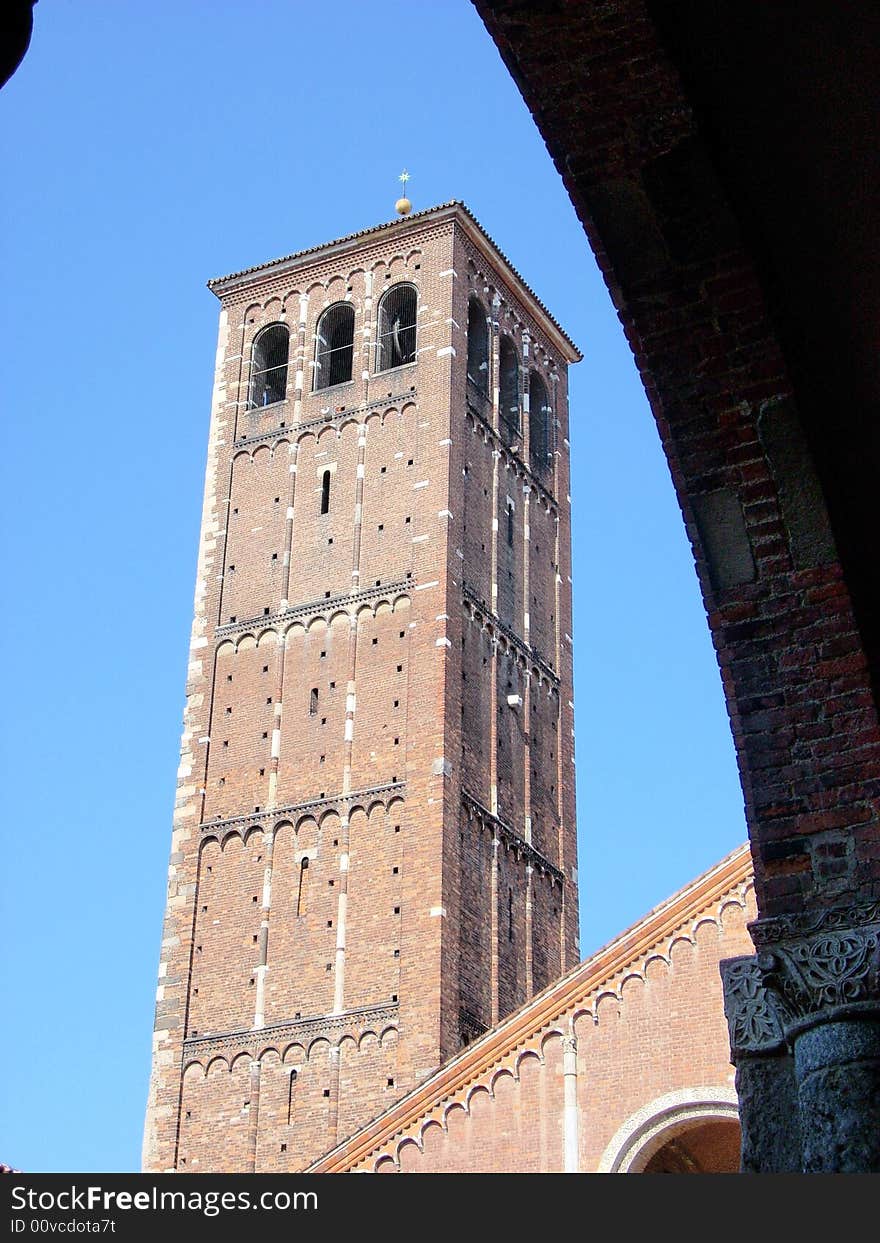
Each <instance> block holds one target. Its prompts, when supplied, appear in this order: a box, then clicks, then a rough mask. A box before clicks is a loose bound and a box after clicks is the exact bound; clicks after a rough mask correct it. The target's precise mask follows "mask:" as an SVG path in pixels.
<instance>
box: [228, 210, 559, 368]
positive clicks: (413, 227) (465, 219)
mask: <svg viewBox="0 0 880 1243" xmlns="http://www.w3.org/2000/svg"><path fill="white" fill-rule="evenodd" d="M443 219H454V220H456V221H457V222H458V224H459V225H461V227H462V229H463V230H464V232H465V233H466V234H467V235H468V237H469V238H470V239H471V241H472V242H473V243H474V244H475V245H476V246H477V247H478V248H479V249H480V250H482V251H483V252H484V253H485V254H486V256H487V258H489V259H490V261H491V262H492V263H493V265H494V266H495V267H496V268H497V270H498V272H499V274H500V275H501V276H503V277H504V278H505V280H506V281H507V282H508V283H509V284H510V285H511V286H512V287H513V288H514V290H516V291H517V292H520V293H521V294H522V295H523V300H524V302H525V303H526V304H527V306H528V309H529V311H530V312H531V313H532V314H533V315H534V316H535V318H536V319H537V320H538V322H539V323H540V325H541V327H542V328H543V330H544V331H545V332H546V334H547V336H548V337H549V338H550V339H551V340H552V341H553V343H554V345H555V346H556V348H557V349H558V350H559V352H560V353H561V354H562V356H563V357H564V358H565V360H566V362H569V363H576V362H580V360H581V359H582V358H583V354H582V353H581V351H580V350H579V349H578V347H577V346H576V345H575V343H574V342H573V341H572V339H571V337H569V335H568V333H567V332H566V331H565V329H564V328H562V326H561V325H560V324H559V323H558V322H557V321H556V320H555V319H554V318H553V316H552V315H551V314H550V312H549V311H548V310H547V307H546V306H545V305H544V303H543V302H542V301H541V300H540V298H539V297H538V295H537V294H536V293H535V291H534V290H533V289H532V288H531V286H530V285H528V284H527V283H526V281H525V280H523V278H522V276H521V275H520V273H519V272H518V271H517V270H516V268H515V267H514V266H513V264H512V263H511V262H510V260H509V259H508V258H507V256H506V255H505V254H504V252H503V251H502V250H501V249H500V248H499V247H498V246H497V245H496V243H495V242H494V241H493V240H492V238H491V237H490V236H489V234H488V233H487V232H486V230H485V229H484V228H483V226H482V225H481V224H480V222H479V220H477V218H476V216H475V215H474V214H473V212H472V211H471V210H470V208H468V207H467V205H466V204H465V203H463V202H461V200H459V199H450V200H449V202H448V203H440V204H438V205H437V206H436V207H428V208H425V210H424V211H418V212H414V213H413V214H412V215H411V216H403V217H400V218H398V219H396V220H388V221H386V222H385V223H384V224H377V225H373V226H372V227H371V228H369V229H361V230H360V231H359V232H357V233H349V234H347V235H346V236H345V237H338V238H336V239H335V240H334V241H332V242H324V243H323V244H322V245H320V246H311V247H309V248H308V249H307V250H297V251H294V253H293V254H291V255H285V256H283V258H281V259H271V260H269V261H268V262H267V263H259V264H257V265H256V266H255V267H252V268H242V270H241V271H240V272H230V273H229V275H228V276H217V277H214V278H213V279H212V280H209V281H208V288H209V289H210V290H211V292H212V293H213V294H216V296H217V297H218V298H221V299H222V298H223V296H224V294H228V293H232V292H233V291H234V290H238V289H246V288H248V287H249V286H251V285H256V284H258V283H259V282H260V281H262V280H264V279H265V278H266V277H267V276H269V275H272V276H275V275H278V274H281V273H287V272H295V271H297V270H298V269H300V268H304V267H307V266H308V265H310V264H311V263H313V262H314V261H315V260H316V259H318V258H321V259H324V258H333V257H336V256H337V255H344V254H347V253H348V252H350V251H352V250H354V249H356V248H357V247H358V246H360V244H361V243H362V242H363V241H364V239H366V238H370V239H371V240H374V241H382V240H383V236H384V235H392V234H399V233H407V232H410V231H413V232H416V231H418V230H419V229H420V228H422V227H423V226H424V225H425V224H426V223H428V222H429V221H432V222H433V221H436V220H443Z"/></svg>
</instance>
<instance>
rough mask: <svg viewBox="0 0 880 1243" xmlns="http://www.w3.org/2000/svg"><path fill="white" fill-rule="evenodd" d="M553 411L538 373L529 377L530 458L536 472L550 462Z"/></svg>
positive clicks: (533, 373)
mask: <svg viewBox="0 0 880 1243" xmlns="http://www.w3.org/2000/svg"><path fill="white" fill-rule="evenodd" d="M552 414H553V412H552V410H551V409H550V401H549V399H548V397H547V386H546V384H545V383H544V381H543V380H542V379H541V377H540V376H539V375H538V373H537V372H536V371H533V372H532V373H531V375H530V376H529V456H530V458H531V460H532V468H533V469H534V470H545V469H546V467H547V465H548V464H549V462H550V450H551V443H552V442H551V437H550V431H551V425H552Z"/></svg>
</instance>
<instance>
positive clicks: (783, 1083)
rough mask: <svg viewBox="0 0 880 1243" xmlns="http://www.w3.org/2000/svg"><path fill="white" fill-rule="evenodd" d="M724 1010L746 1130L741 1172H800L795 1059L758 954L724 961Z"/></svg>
mask: <svg viewBox="0 0 880 1243" xmlns="http://www.w3.org/2000/svg"><path fill="white" fill-rule="evenodd" d="M721 979H722V982H723V985H724V1013H725V1014H726V1016H727V1026H728V1030H729V1032H730V1060H731V1062H732V1063H733V1065H734V1066H735V1067H736V1092H737V1096H738V1097H739V1120H740V1127H741V1129H742V1148H741V1161H740V1172H741V1173H743V1174H799V1173H800V1170H801V1143H800V1125H799V1120H798V1103H797V1088H796V1086H795V1079H794V1059H793V1057H792V1056H791V1052H790V1051H789V1048H788V1044H787V1042H786V1039H785V1031H784V1027H783V1018H782V1013H781V1009H780V1006H779V1004H778V1003H779V999H778V998H777V996H776V994H775V993H774V992H773V991H772V990H771V989H767V988H765V987H764V983H763V981H762V978H761V971H760V968H759V967H758V961H757V959H756V958H728V959H726V960H725V961H724V962H722V963H721Z"/></svg>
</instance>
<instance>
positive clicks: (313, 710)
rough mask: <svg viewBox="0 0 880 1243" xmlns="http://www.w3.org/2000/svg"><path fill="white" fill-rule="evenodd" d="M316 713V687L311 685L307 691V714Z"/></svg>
mask: <svg viewBox="0 0 880 1243" xmlns="http://www.w3.org/2000/svg"><path fill="white" fill-rule="evenodd" d="M317 715H318V688H317V686H313V687H312V689H311V691H310V692H309V716H317Z"/></svg>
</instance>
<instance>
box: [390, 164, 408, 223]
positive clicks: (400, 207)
mask: <svg viewBox="0 0 880 1243" xmlns="http://www.w3.org/2000/svg"><path fill="white" fill-rule="evenodd" d="M397 180H398V181H402V182H403V187H404V191H405V190H406V183H407V182H408V181H409V173H408V172H407V171H406V169H404V170H403V172H402V173H401V174H400V176H399V177H398V178H397ZM394 210H395V211H396V212H397V214H398V216H408V215H409V213H410V212H411V211H412V203H411V202H410V201H409V199H408V198H407V197H406V193H404V195H403V197H402V198H399V199H398V200H397V202H396V203H395V204H394Z"/></svg>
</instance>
